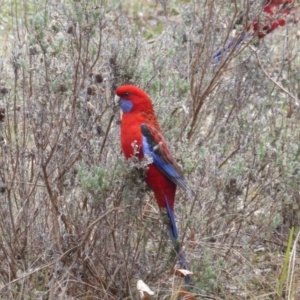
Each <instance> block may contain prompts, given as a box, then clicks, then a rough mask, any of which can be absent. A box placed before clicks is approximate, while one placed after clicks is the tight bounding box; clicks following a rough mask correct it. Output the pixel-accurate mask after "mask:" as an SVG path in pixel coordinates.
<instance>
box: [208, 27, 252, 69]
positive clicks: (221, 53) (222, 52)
mask: <svg viewBox="0 0 300 300" xmlns="http://www.w3.org/2000/svg"><path fill="white" fill-rule="evenodd" d="M250 36H251V33H244V34H242V35H241V36H239V37H235V38H233V39H232V40H230V41H229V42H228V43H227V44H226V45H225V46H224V47H223V48H221V49H219V50H217V51H216V52H215V53H214V54H213V56H212V59H211V61H212V64H213V65H215V66H216V65H218V64H219V63H220V62H221V60H222V59H224V58H225V57H226V55H228V54H229V53H230V51H232V50H233V47H234V49H238V48H239V47H240V46H241V44H242V42H243V41H244V40H245V39H246V38H249V37H250Z"/></svg>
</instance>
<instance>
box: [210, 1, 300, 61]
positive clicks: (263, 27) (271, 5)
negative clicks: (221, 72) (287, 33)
mask: <svg viewBox="0 0 300 300" xmlns="http://www.w3.org/2000/svg"><path fill="white" fill-rule="evenodd" d="M294 8H295V6H294V0H264V3H263V10H262V12H261V14H260V15H259V17H258V18H257V19H255V20H254V21H252V22H251V23H250V24H249V25H247V26H246V30H245V32H244V33H242V34H241V35H240V36H239V37H236V38H234V39H232V40H230V41H229V42H228V43H227V44H226V45H225V46H224V47H223V48H221V49H219V50H217V51H216V52H215V53H214V55H213V57H212V63H213V64H216V65H217V64H218V63H220V61H221V60H222V59H223V58H224V54H225V55H226V54H228V53H229V52H230V51H232V50H233V49H235V48H238V47H239V46H240V45H241V43H242V42H243V41H244V40H245V39H247V38H251V37H258V39H263V38H264V37H265V36H266V35H267V34H269V33H271V32H272V31H274V30H275V29H276V28H277V27H279V26H284V25H285V24H286V21H287V17H288V15H289V14H290V12H291V11H292V10H294ZM244 17H245V15H244V14H243V13H241V14H240V17H239V19H238V21H237V22H236V23H235V26H236V25H240V24H242V23H243V19H244Z"/></svg>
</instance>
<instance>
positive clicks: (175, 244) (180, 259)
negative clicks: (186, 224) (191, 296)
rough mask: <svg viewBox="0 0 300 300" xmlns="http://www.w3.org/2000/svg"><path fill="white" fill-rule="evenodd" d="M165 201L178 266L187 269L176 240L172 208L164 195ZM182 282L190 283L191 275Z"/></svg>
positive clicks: (176, 231)
mask: <svg viewBox="0 0 300 300" xmlns="http://www.w3.org/2000/svg"><path fill="white" fill-rule="evenodd" d="M165 201H166V207H167V213H168V217H169V220H170V222H169V224H168V229H169V236H170V238H171V240H172V244H173V247H174V249H175V251H176V253H177V255H178V262H179V266H180V268H182V269H185V270H189V267H188V264H187V262H186V258H185V253H184V251H183V249H182V248H181V245H180V242H179V240H178V237H179V236H178V230H177V226H176V220H175V215H174V212H173V210H172V209H171V207H170V204H169V201H168V198H167V197H166V196H165ZM184 283H185V284H186V285H190V284H191V283H192V280H191V276H189V275H187V276H185V278H184Z"/></svg>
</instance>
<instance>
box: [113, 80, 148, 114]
mask: <svg viewBox="0 0 300 300" xmlns="http://www.w3.org/2000/svg"><path fill="white" fill-rule="evenodd" d="M116 94H117V96H119V104H120V107H121V109H122V111H123V113H133V112H148V111H149V110H153V105H152V102H151V100H150V98H149V96H148V95H147V94H146V93H145V92H144V91H143V90H141V89H140V88H138V87H136V86H133V85H122V86H120V87H118V88H117V90H116Z"/></svg>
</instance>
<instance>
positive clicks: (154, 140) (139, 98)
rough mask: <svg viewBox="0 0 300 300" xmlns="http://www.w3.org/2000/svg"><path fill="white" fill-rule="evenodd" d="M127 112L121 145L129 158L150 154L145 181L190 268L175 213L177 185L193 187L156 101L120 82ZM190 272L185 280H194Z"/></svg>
mask: <svg viewBox="0 0 300 300" xmlns="http://www.w3.org/2000/svg"><path fill="white" fill-rule="evenodd" d="M116 94H117V96H118V97H119V105H120V107H121V110H122V112H123V114H122V120H121V147H122V151H123V154H124V156H125V157H126V159H130V158H132V157H133V156H137V157H138V158H139V159H143V158H144V157H145V156H148V157H149V158H150V160H151V161H152V163H150V164H149V165H148V170H147V173H146V178H145V181H146V183H147V184H148V186H149V187H150V188H151V189H152V190H153V192H154V195H155V197H156V200H157V204H158V207H159V209H160V211H161V212H163V211H164V212H166V215H167V217H168V218H167V219H168V220H167V221H166V224H167V226H168V230H169V236H170V238H171V240H172V243H173V246H174V249H175V251H176V252H177V255H178V257H179V264H180V267H181V268H184V269H186V270H188V266H187V263H186V260H185V254H184V252H183V250H182V249H181V246H180V243H179V240H178V230H177V226H176V221H175V215H174V202H175V193H176V187H177V185H178V186H180V187H181V188H182V189H183V190H185V191H189V188H188V185H187V182H186V181H185V179H184V177H183V174H182V172H181V170H180V168H179V166H178V165H177V163H176V161H175V160H174V158H173V157H172V155H171V152H170V150H169V148H168V145H167V143H166V141H165V139H164V137H163V135H162V132H161V129H160V126H159V123H158V121H157V118H156V115H155V113H154V109H153V105H152V101H151V99H150V98H149V96H148V95H147V94H146V93H145V92H144V91H143V90H142V89H140V88H138V87H136V86H131V85H124V86H120V87H119V88H117V90H116ZM190 282H191V279H190V276H186V277H185V283H186V284H190Z"/></svg>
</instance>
